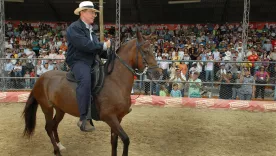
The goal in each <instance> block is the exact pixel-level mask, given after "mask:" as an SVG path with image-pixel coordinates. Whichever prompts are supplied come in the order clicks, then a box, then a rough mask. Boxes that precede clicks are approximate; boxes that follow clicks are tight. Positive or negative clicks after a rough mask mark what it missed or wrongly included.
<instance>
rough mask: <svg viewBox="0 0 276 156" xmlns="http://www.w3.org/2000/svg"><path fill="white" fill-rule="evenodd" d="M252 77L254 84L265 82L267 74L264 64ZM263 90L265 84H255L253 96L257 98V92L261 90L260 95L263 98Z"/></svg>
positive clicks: (267, 79)
mask: <svg viewBox="0 0 276 156" xmlns="http://www.w3.org/2000/svg"><path fill="white" fill-rule="evenodd" d="M254 77H255V82H256V84H266V83H267V82H268V81H269V74H268V73H267V72H266V71H265V67H264V66H261V67H260V70H259V71H257V72H256V74H255V76H254ZM264 90H265V86H256V93H255V98H256V99H257V98H258V96H259V92H261V97H262V99H263V100H264Z"/></svg>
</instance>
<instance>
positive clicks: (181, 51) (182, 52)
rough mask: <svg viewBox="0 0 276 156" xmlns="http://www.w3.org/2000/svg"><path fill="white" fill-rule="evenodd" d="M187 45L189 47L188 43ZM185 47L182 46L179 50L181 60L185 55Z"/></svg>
mask: <svg viewBox="0 0 276 156" xmlns="http://www.w3.org/2000/svg"><path fill="white" fill-rule="evenodd" d="M185 47H188V45H187V44H186V45H185ZM183 50H184V49H183V48H180V49H179V51H178V56H179V57H180V60H183V57H184V51H183Z"/></svg>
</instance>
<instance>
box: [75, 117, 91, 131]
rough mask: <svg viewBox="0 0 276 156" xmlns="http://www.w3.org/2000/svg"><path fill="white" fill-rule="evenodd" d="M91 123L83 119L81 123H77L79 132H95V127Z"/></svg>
mask: <svg viewBox="0 0 276 156" xmlns="http://www.w3.org/2000/svg"><path fill="white" fill-rule="evenodd" d="M91 121H92V120H87V119H84V120H83V121H79V122H78V124H77V125H78V126H79V127H80V130H81V131H84V132H92V131H94V130H95V127H94V126H93V123H92V122H91Z"/></svg>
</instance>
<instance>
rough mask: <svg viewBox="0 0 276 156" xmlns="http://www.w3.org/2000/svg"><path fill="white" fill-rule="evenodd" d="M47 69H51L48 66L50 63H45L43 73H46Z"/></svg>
mask: <svg viewBox="0 0 276 156" xmlns="http://www.w3.org/2000/svg"><path fill="white" fill-rule="evenodd" d="M47 71H50V69H49V67H48V63H45V64H44V66H43V68H42V74H44V73H46V72H47Z"/></svg>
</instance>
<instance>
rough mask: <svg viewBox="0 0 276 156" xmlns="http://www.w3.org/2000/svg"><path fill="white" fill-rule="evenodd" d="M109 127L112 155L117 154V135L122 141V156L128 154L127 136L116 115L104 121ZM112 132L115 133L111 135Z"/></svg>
mask: <svg viewBox="0 0 276 156" xmlns="http://www.w3.org/2000/svg"><path fill="white" fill-rule="evenodd" d="M105 122H106V123H107V124H108V125H109V126H110V128H111V143H112V156H113V154H114V153H115V154H114V155H117V140H118V136H119V137H120V138H121V139H122V141H123V143H124V150H123V156H128V146H129V143H130V141H129V137H128V136H127V134H126V132H125V131H124V130H123V128H122V126H121V125H120V121H119V120H118V118H117V117H116V116H112V117H110V118H109V119H108V120H106V121H105ZM112 133H114V134H115V135H114V136H113V135H112Z"/></svg>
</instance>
